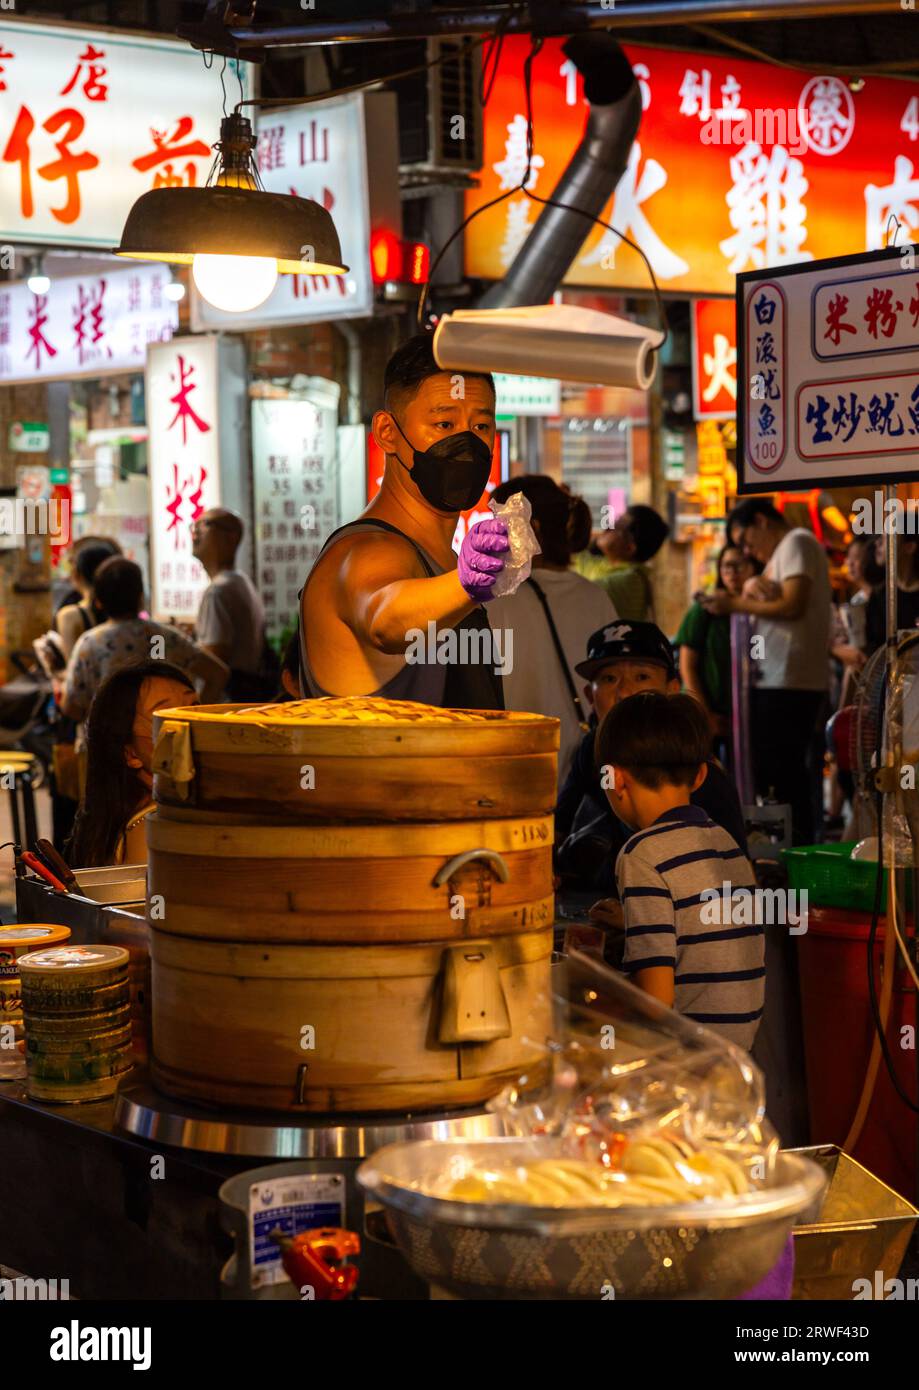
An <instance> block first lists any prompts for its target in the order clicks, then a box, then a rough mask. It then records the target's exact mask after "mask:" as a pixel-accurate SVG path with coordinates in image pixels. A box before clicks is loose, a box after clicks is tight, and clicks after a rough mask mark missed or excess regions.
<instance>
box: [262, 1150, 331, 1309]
mask: <svg viewBox="0 0 919 1390" xmlns="http://www.w3.org/2000/svg"><path fill="white" fill-rule="evenodd" d="M344 1224H345V1179H344V1175H343V1174H342V1173H297V1174H292V1175H291V1176H290V1177H282V1178H274V1179H272V1178H268V1179H266V1180H265V1181H264V1182H255V1183H253V1184H252V1186H251V1187H250V1188H249V1262H250V1265H251V1267H252V1288H253V1289H260V1288H263V1287H264V1286H265V1285H266V1284H282V1283H283V1282H284V1281H285V1279H286V1278H287V1275H286V1274H285V1272H284V1267H283V1265H282V1264H281V1250H280V1247H279V1246H278V1245H276V1244H275V1242H274V1241H273V1240H272V1239H271V1232H272V1231H277V1230H280V1231H281V1232H282V1234H283V1235H285V1236H295V1235H299V1233H300V1232H301V1231H309V1230H312V1229H313V1228H314V1227H318V1226H344Z"/></svg>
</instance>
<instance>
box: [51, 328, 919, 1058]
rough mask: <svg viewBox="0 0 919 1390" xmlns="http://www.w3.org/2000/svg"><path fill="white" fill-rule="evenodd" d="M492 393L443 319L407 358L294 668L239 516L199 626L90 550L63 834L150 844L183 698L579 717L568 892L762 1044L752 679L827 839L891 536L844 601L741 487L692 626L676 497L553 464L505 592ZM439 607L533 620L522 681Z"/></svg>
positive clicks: (222, 521)
mask: <svg viewBox="0 0 919 1390" xmlns="http://www.w3.org/2000/svg"><path fill="white" fill-rule="evenodd" d="M494 403H495V398H494V385H493V382H492V380H491V378H490V377H489V376H488V375H487V374H481V375H478V374H477V375H474V376H467V378H466V393H465V395H464V396H463V397H462V399H460V400H457V399H456V397H455V394H454V392H453V391H452V389H451V378H450V377H449V375H448V374H446V373H444V372H442V371H441V370H440V369H439V368H438V367H437V366H436V364H435V363H434V359H433V354H432V352H431V348H430V343H429V340H426V339H424V338H419V339H414V340H412V341H411V342H410V343H408V344H406V345H405V346H404V347H403V348H402V349H400V350H399V351H398V352H397V353H396V354H395V355H394V357H393V359H392V360H391V361H390V364H389V366H388V367H387V373H386V382H385V393H384V407H383V409H381V410H380V411H379V412H377V415H376V416H375V417H374V422H373V428H374V433H375V436H376V437H377V441H378V443H379V444H380V446H381V448H383V450H384V452H385V453H386V457H387V463H386V471H385V474H384V479H383V486H382V489H381V492H380V494H379V496H378V497H377V498H375V499H374V501H373V502H371V503H370V505H369V506H368V508H367V510H366V512H365V513H364V514H363V516H362V517H360V518H358V519H357V520H356V521H355V522H352V523H350V524H349V525H348V526H345V527H343V528H341V529H340V530H339V531H337V532H335V533H333V535H332V536H330V537H329V538H328V540H327V541H326V544H325V546H324V548H323V550H322V552H321V554H320V557H319V559H318V561H317V563H316V565H315V566H314V567H313V569H312V570H311V572H310V574H309V575H308V576H305V583H304V589H303V595H302V600H301V614H300V627H299V631H298V633H296V634H295V635H294V637H293V639H292V640H291V641H290V643H289V645H288V647H287V649H286V651H285V652H284V653H283V655H282V657H281V659H280V661H279V660H278V659H277V658H276V657H274V656H273V654H272V652H271V649H270V647H269V644H268V643H267V641H266V634H265V615H264V610H263V607H262V604H261V601H260V599H259V596H258V593H257V590H256V588H255V586H254V584H253V583H252V581H251V579H249V578H248V577H247V576H246V575H245V574H244V573H243V572H242V571H241V570H240V569H239V568H237V560H236V557H237V553H238V551H239V547H240V545H241V542H242V540H243V526H242V522H241V521H240V519H239V518H238V517H236V516H235V515H234V514H232V513H230V512H227V511H224V510H219V509H215V510H213V511H209V512H205V513H204V514H203V516H201V517H200V518H199V520H198V521H197V522H196V524H195V526H194V530H193V553H194V555H195V557H196V558H197V559H198V560H199V562H200V563H201V564H202V566H203V567H204V569H205V570H206V572H207V575H208V579H209V584H208V587H207V589H206V591H205V592H204V595H203V598H202V600H201V606H200V611H199V613H198V617H197V622H196V624H195V626H194V630H192V631H182V630H180V629H179V628H178V627H177V626H175V625H173V624H163V623H159V622H156V621H154V620H153V619H151V618H150V616H149V615H148V614H147V612H146V611H145V599H144V592H143V578H142V574H141V571H140V569H139V567H138V566H137V565H136V564H134V563H133V561H131V560H129V559H126V558H125V557H124V556H123V555H121V554H120V553H119V552H118V548H117V546H115V545H114V544H113V543H112V542H109V541H104V540H100V539H99V538H94V537H86V538H83V540H82V541H80V542H79V543H78V544H77V545H75V546H74V547H73V553H72V560H71V573H72V578H73V585H74V588H73V592H72V593H71V594H69V595H68V596H67V597H66V599H65V601H64V602H63V603H62V604H61V605H60V606H59V608H58V610H57V613H56V615H55V620H54V629H53V631H52V632H51V633H49V634H47V636H46V637H45V638H43V639H40V641H39V643H37V644H36V648H37V650H38V651H39V652H40V654H41V658H42V660H43V662H44V663H45V665H46V667H47V668H49V669H51V670H53V675H54V692H55V702H56V708H57V726H56V738H57V745H56V749H55V760H54V774H55V776H54V792H55V838H56V840H57V841H58V843H59V845H60V847H61V848H65V850H66V854H67V856H68V857H69V860H70V862H71V863H72V864H73V865H75V866H88V865H99V864H111V863H119V862H125V863H134V862H143V860H145V858H146V847H145V838H144V822H145V820H146V817H147V816H148V815H149V814H150V812H151V811H152V810H153V808H154V807H153V776H154V746H153V719H154V715H155V714H156V712H157V711H158V710H161V709H165V708H169V707H175V706H183V705H189V704H193V703H195V702H197V701H201V702H204V703H220V702H223V701H247V700H270V699H278V700H285V699H297V698H301V697H305V698H315V697H317V696H321V695H324V694H327V693H328V694H348V693H354V694H377V695H385V696H388V697H389V698H407V699H422V700H427V701H428V702H430V703H435V704H438V703H439V704H444V705H453V706H456V707H468V708H476V707H478V708H483V707H484V708H501V707H503V708H507V709H510V710H522V711H531V712H535V713H539V714H544V715H549V716H553V717H555V718H558V719H559V721H560V748H559V763H558V801H557V806H556V814H555V823H556V824H555V829H556V873H557V884H558V886H559V888H560V889H561V890H562V891H565V892H570V893H572V894H574V895H577V894H584V895H586V900H587V901H589V902H590V903H591V904H592V906H591V916H592V919H593V920H594V922H598V923H600V924H601V925H602V926H604V927H606V928H607V930H608V933H609V937H608V941H609V942H613V943H614V946H613V951H612V954H613V956H616V950H617V949H618V956H617V957H616V960H617V964H619V965H620V966H621V967H622V968H623V969H625V970H627V971H628V972H629V973H630V974H631V976H632V977H633V979H634V980H635V982H636V983H637V984H638V985H639V986H640V987H641V988H642V989H644V990H645V991H646V992H647V993H649V994H651V995H653V996H654V997H656V998H658V999H660V1000H661V1001H663V1002H664V1003H667V1004H671V1005H675V1007H677V1008H678V1009H680V1010H681V1011H682V1012H684V1013H686V1014H688V1015H689V1016H690V1017H692V1018H695V1019H697V1020H699V1021H701V1022H705V1023H707V1024H709V1025H711V1026H713V1027H716V1028H720V1029H721V1030H722V1031H723V1032H724V1033H725V1034H726V1035H727V1036H729V1037H731V1038H733V1039H734V1040H735V1041H738V1042H740V1043H741V1044H742V1045H743V1046H750V1044H751V1042H752V1039H753V1035H754V1033H755V1031H756V1027H757V1023H758V1020H759V1018H760V1014H761V1011H762V1003H763V980H764V974H765V969H764V946H763V937H762V930H761V929H760V930H759V931H757V930H755V929H747V928H742V929H741V928H738V929H737V930H734V929H733V928H732V927H730V926H729V927H727V928H725V929H723V930H721V931H718V932H714V933H712V932H711V931H706V930H704V929H703V927H704V919H703V917H702V914H701V912H700V902H701V901H702V900H703V898H704V893H705V891H706V890H707V889H708V890H714V889H718V890H719V891H720V890H721V888H722V885H723V881H724V879H725V877H726V876H729V877H730V879H731V882H732V884H733V885H734V887H735V888H737V887H738V886H739V887H740V888H742V889H743V888H746V887H749V885H750V884H751V883H752V882H753V877H752V875H753V869H752V867H751V864H750V861H749V857H748V846H747V836H746V830H745V818H744V808H743V806H742V805H741V800H740V797H739V795H738V790H737V785H736V775H737V772H738V768H737V767H736V765H735V754H736V748H735V733H736V729H737V727H738V711H739V709H740V703H739V695H740V691H741V685H742V690H743V697H744V701H745V708H746V714H747V731H748V738H749V763H750V773H751V776H752V786H753V791H754V794H755V796H756V797H757V798H759V799H763V800H770V799H771V800H773V801H775V802H777V803H784V804H787V805H789V806H790V807H791V816H792V824H793V838H794V841H795V843H798V844H805V843H811V842H812V841H813V840H814V838H815V837H816V836H817V835H818V834H819V833H821V831H822V829H823V806H822V798H823V780H824V763H825V742H824V726H825V723H826V720H827V717H828V715H829V713H830V712H831V710H832V708H833V707H834V705H838V704H839V702H840V701H847V700H849V699H851V697H852V693H853V690H854V689H855V687H856V685H857V682H858V680H859V679H860V673H861V671H862V670H863V668H864V666H865V663H866V661H867V659H868V656H869V655H870V652H871V650H872V647H873V646H876V645H877V644H878V643H879V642H880V641H882V640H883V635H884V634H883V617H884V610H883V603H882V598H881V591H880V588H879V583H880V580H881V578H882V577H883V571H882V569H881V564H882V561H883V553H882V549H881V547H879V546H878V545H877V544H876V543H875V542H874V540H873V539H872V538H867V537H856V539H854V540H853V541H852V543H851V545H850V547H849V551H848V557H847V576H848V585H847V592H846V593H845V594H843V595H842V597H841V601H839V602H836V603H835V604H834V602H833V591H832V586H831V579H830V564H829V559H828V556H827V553H826V551H825V549H824V547H823V546H822V544H821V543H820V542H819V541H818V539H817V538H816V536H815V535H814V534H813V532H812V531H810V530H809V529H807V528H803V527H792V526H790V525H789V524H788V522H787V520H786V518H785V517H784V516H783V514H782V513H781V512H780V511H779V510H777V508H776V507H775V506H774V505H773V503H772V502H771V501H770V500H768V499H767V498H763V497H751V498H749V499H746V500H743V501H741V502H739V503H738V505H737V506H735V507H734V509H733V510H732V511H731V512H730V514H729V516H728V517H727V522H726V533H725V539H724V544H723V545H722V547H721V549H720V550H719V552H718V554H717V557H716V560H715V579H714V585H713V586H712V587H711V588H710V589H707V590H705V591H704V592H700V593H698V594H696V595H695V596H694V598H693V601H692V604H691V606H690V607H689V609H688V611H687V612H686V614H685V616H684V617H683V620H682V622H681V623H680V624H679V626H678V628H677V630H676V632H675V633H673V634H672V635H671V636H668V635H667V634H665V633H664V632H663V631H662V630H661V628H660V627H659V626H658V625H657V624H656V623H655V621H654V618H655V611H656V610H655V603H654V583H653V580H652V572H651V569H650V563H651V561H652V560H653V559H654V557H655V555H656V554H657V553H658V551H659V550H660V548H661V546H662V544H663V542H664V540H665V539H666V537H667V535H668V527H667V524H666V523H665V522H664V520H663V518H661V517H660V516H659V515H658V513H657V512H656V511H654V509H653V508H651V507H648V506H644V505H637V504H636V505H631V506H629V507H627V508H626V509H625V510H624V511H623V512H622V514H621V515H620V516H618V517H617V518H616V519H615V521H614V523H613V524H612V525H611V526H609V527H607V528H605V529H603V530H602V531H600V532H596V531H594V530H593V528H592V517H591V513H590V510H589V508H588V507H587V505H586V503H585V502H584V501H583V500H582V499H581V498H579V497H577V496H574V495H572V493H571V492H570V491H569V489H568V488H567V487H565V486H564V485H562V484H560V483H559V482H557V481H556V480H555V479H553V478H552V477H550V476H548V475H532V474H531V475H524V476H520V477H514V478H511V479H510V480H508V481H506V482H504V483H502V484H501V485H500V486H499V487H498V488H496V489H495V491H494V498H495V500H496V501H497V502H499V503H503V502H506V501H507V499H508V498H510V497H511V496H512V495H514V494H516V493H522V494H523V496H524V497H525V498H526V500H527V502H528V503H529V506H530V509H531V525H532V529H533V532H534V534H535V538H536V541H537V543H538V546H539V550H538V553H537V554H536V555H535V556H534V558H533V562H532V569H531V573H530V575H529V577H528V579H527V580H526V581H525V582H524V583H523V584H522V585H521V586H520V587H519V588H518V589H517V591H516V592H514V593H512V594H505V595H504V596H502V597H495V596H494V595H493V594H492V587H493V586H494V584H495V581H496V578H497V576H498V574H499V573H500V572H501V571H502V569H503V567H504V563H505V560H506V557H507V554H508V551H509V541H508V538H507V536H508V532H507V526H506V524H505V523H504V521H502V520H500V519H499V518H497V517H496V518H495V519H493V520H488V521H480V522H478V523H476V524H475V525H473V526H471V527H470V528H469V529H468V530H467V532H466V534H465V537H464V539H463V542H462V546H461V548H460V552H459V556H458V557H455V556H454V555H453V551H452V539H453V533H454V529H455V517H456V514H457V513H458V512H459V511H460V510H462V508H463V507H465V506H469V505H472V502H474V500H475V499H476V498H477V497H478V496H479V495H480V493H481V490H482V487H483V486H484V480H485V478H486V477H487V471H488V467H489V466H490V459H491V449H492V447H493V443H494V429H495V424H494ZM422 446H424V447H422ZM901 556H902V557H903V559H902V565H901V573H900V574H899V575H898V593H899V602H900V619H901V622H902V623H903V624H904V625H906V626H911V625H913V624H914V623H915V621H916V620H917V618H919V576H917V575H916V574H915V573H914V571H915V568H916V566H917V564H919V545H917V544H916V543H911V542H908V543H906V544H904V545H903V546H901ZM424 621H428V622H430V621H433V622H434V623H435V624H436V625H443V626H450V627H454V628H456V629H466V628H468V629H470V630H472V629H475V630H476V631H477V632H479V633H481V632H482V631H484V629H485V628H487V627H489V626H490V628H491V630H492V632H495V631H497V630H501V631H503V632H504V633H505V634H512V637H513V642H512V650H513V653H514V659H513V662H512V663H511V662H508V663H506V665H505V668H504V671H503V675H502V676H499V675H498V674H497V673H496V672H495V671H494V670H488V671H485V670H480V669H469V668H468V664H467V665H466V666H464V667H460V668H458V669H456V670H446V671H445V670H444V669H443V667H442V666H439V667H435V666H434V665H433V664H428V665H424V664H422V665H417V664H416V665H412V664H410V663H409V662H408V660H407V658H406V654H405V648H406V634H407V633H408V632H409V630H414V626H413V625H414V624H415V623H423V622H424ZM504 645H505V647H506V649H508V650H510V649H511V644H510V643H505V644H504ZM471 775H474V772H473V773H472V774H471ZM845 790H846V788H845V785H844V783H843V782H841V783H840V795H844V793H845ZM609 958H611V957H610V956H609V955H608V959H609Z"/></svg>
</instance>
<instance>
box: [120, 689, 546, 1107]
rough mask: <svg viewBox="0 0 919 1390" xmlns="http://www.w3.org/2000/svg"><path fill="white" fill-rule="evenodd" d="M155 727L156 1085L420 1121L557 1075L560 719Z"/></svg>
mask: <svg viewBox="0 0 919 1390" xmlns="http://www.w3.org/2000/svg"><path fill="white" fill-rule="evenodd" d="M155 733H156V751H155V755H154V768H155V772H156V777H155V783H154V790H155V796H156V800H157V803H158V806H157V812H156V814H155V815H154V816H152V817H151V818H150V819H149V820H148V822H147V836H148V846H149V859H148V892H149V898H148V903H149V909H148V920H149V925H150V929H151V952H152V975H153V979H152V995H153V1000H152V1005H153V1044H152V1070H153V1076H154V1080H155V1082H156V1084H157V1085H158V1086H159V1087H160V1089H162V1090H163V1091H165V1092H167V1093H168V1094H172V1095H176V1096H180V1097H185V1098H191V1099H196V1100H202V1101H211V1102H215V1103H217V1104H220V1105H232V1106H242V1107H254V1108H258V1109H279V1110H304V1111H316V1112H350V1113H355V1112H368V1111H369V1112H374V1111H404V1110H416V1109H434V1108H442V1107H444V1106H451V1105H473V1104H477V1103H479V1102H481V1101H482V1100H484V1099H486V1098H487V1097H488V1096H490V1095H493V1094H495V1093H496V1092H497V1091H498V1090H499V1089H500V1088H501V1087H502V1086H503V1085H504V1084H506V1083H507V1082H508V1081H510V1080H515V1079H516V1078H518V1077H519V1076H520V1075H521V1074H522V1073H529V1074H530V1075H534V1074H536V1073H538V1072H539V1071H540V1070H541V1069H543V1067H544V1065H545V1057H546V1053H545V1040H546V1037H547V1035H548V1033H549V1031H550V994H549V964H550V958H551V950H552V922H553V915H554V913H553V891H552V809H553V806H554V802H555V795H556V751H557V748H558V721H557V720H554V719H545V718H542V717H541V716H538V715H527V714H514V713H504V712H497V711H479V710H474V711H463V710H445V709H436V708H433V707H430V706H425V705H418V704H414V703H412V702H408V701H388V700H380V699H375V698H370V697H349V698H341V699H339V698H330V699H324V700H309V701H297V702H294V703H292V704H287V705H284V704H277V705H266V706H256V707H253V706H227V705H220V706H212V707H198V708H188V709H180V710H172V711H163V712H160V714H159V715H158V716H157V718H156V720H155Z"/></svg>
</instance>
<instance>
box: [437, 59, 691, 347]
mask: <svg viewBox="0 0 919 1390" xmlns="http://www.w3.org/2000/svg"><path fill="white" fill-rule="evenodd" d="M501 38H502V39H503V35H501ZM542 46H543V40H542V39H541V38H539V37H537V36H536V35H534V36H533V39H532V46H531V48H530V52H529V53H528V54H527V57H526V59H525V60H524V64H523V86H524V99H525V102H526V121H527V143H526V150H527V163H526V169H525V170H524V173H523V178H522V179H521V180H520V182H519V183H518V184H517V185H516V186H515V187H514V188H509V189H508V190H507V191H506V192H505V193H499V194H498V196H497V197H496V198H491V199H489V201H488V202H487V203H482V204H481V205H480V206H479V207H477V208H474V209H473V210H472V212H471V213H470V214H469V216H468V217H465V218H464V219H463V221H462V222H461V223H460V224H459V226H458V227H457V228H456V230H455V231H454V232H453V233H452V234H451V235H450V236H449V237H448V238H447V240H446V241H445V242H444V244H443V246H442V247H441V248H440V250H439V251H438V253H437V255H436V256H435V258H434V261H433V263H432V265H431V269H430V272H429V273H428V278H427V281H426V283H425V285H424V286H423V288H422V291H421V297H420V299H419V301H418V326H419V328H423V326H424V315H425V309H426V307H427V301H428V290H429V288H430V285H431V281H432V280H433V278H434V272H435V271H436V269H437V267H438V266H439V265H440V262H441V261H442V260H443V257H444V255H445V253H446V252H447V250H448V249H449V248H450V247H451V246H452V245H453V242H454V241H455V240H456V238H457V237H458V236H459V235H460V233H461V232H464V231H465V230H466V228H467V227H468V226H469V223H470V222H472V221H473V220H474V219H475V218H476V217H478V216H480V215H481V213H483V212H487V210H488V209H489V208H493V207H495V206H496V205H497V204H498V203H503V202H504V201H505V200H506V199H507V198H511V197H513V195H514V194H515V193H523V194H524V196H525V197H527V198H529V199H530V200H531V202H534V203H541V204H543V206H545V207H550V208H559V209H561V210H562V211H563V212H576V213H577V214H578V216H579V217H586V218H587V220H588V221H589V222H591V223H596V225H597V226H599V227H605V228H606V230H607V231H608V232H612V233H613V235H614V236H617V237H618V238H619V240H620V241H622V242H624V243H625V245H626V246H629V247H631V249H632V250H633V251H634V252H636V254H637V255H638V256H640V258H641V260H642V261H643V262H644V265H645V269H646V270H647V272H648V276H649V278H650V280H651V284H652V286H653V289H654V299H655V303H656V306H657V314H658V318H659V320H660V328H661V332H662V334H663V338H662V340H661V342H660V343H659V344H658V348H657V351H658V352H660V350H661V348H662V347H663V346H664V343H666V341H667V339H668V338H669V336H670V325H669V323H668V322H667V315H666V313H665V312H664V301H663V298H662V296H661V292H660V286H659V285H658V283H657V277H656V275H655V274H654V267H653V266H652V265H651V262H650V260H649V259H648V257H647V255H646V254H645V252H644V250H643V248H642V247H641V246H639V245H638V244H637V243H636V242H634V241H632V239H631V237H627V236H626V235H625V233H624V232H620V231H619V229H618V228H617V227H614V226H613V225H612V223H610V222H607V221H606V220H605V219H604V218H602V217H599V216H597V215H596V214H595V213H592V212H587V211H585V209H584V208H579V207H575V206H574V204H573V203H563V202H561V201H560V200H559V199H556V198H543V197H541V196H540V195H539V194H538V193H533V192H532V190H531V189H529V188H527V186H526V185H527V184H528V183H529V181H530V171H531V167H532V163H533V93H532V77H533V74H532V67H533V60H534V59H535V58H536V56H537V54H538V53H539V51H540V49H541V48H542ZM491 85H492V86H493V85H494V78H492V84H491ZM490 91H491V87H489V93H490Z"/></svg>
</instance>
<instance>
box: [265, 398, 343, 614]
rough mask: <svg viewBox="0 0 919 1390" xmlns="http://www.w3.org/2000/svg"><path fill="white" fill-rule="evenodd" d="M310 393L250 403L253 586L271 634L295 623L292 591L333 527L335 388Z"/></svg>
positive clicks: (295, 591) (335, 496) (295, 593)
mask: <svg viewBox="0 0 919 1390" xmlns="http://www.w3.org/2000/svg"><path fill="white" fill-rule="evenodd" d="M317 388H318V389H316V390H315V391H314V392H311V393H310V397H309V398H307V399H302V398H301V399H296V400H290V399H288V400H262V399H258V400H254V401H253V402H252V462H253V471H254V479H255V516H256V532H255V549H256V578H255V582H256V587H257V588H258V590H259V593H260V594H261V596H262V601H263V603H264V605H265V617H266V621H267V624H268V630H269V632H270V633H271V634H272V636H278V635H280V634H281V633H282V632H284V630H285V629H287V628H292V627H293V625H294V624H295V623H296V621H297V613H298V595H299V592H300V590H301V589H302V587H303V583H304V581H305V579H306V576H307V575H308V574H309V571H310V569H311V568H312V565H313V563H314V561H315V560H316V558H317V556H318V554H319V552H320V550H321V549H322V546H323V543H324V541H325V539H326V537H327V536H328V535H329V534H330V533H331V532H332V531H334V530H335V528H336V526H337V525H338V470H337V429H338V387H337V384H336V383H334V382H321V383H317ZM322 388H324V389H322Z"/></svg>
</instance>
